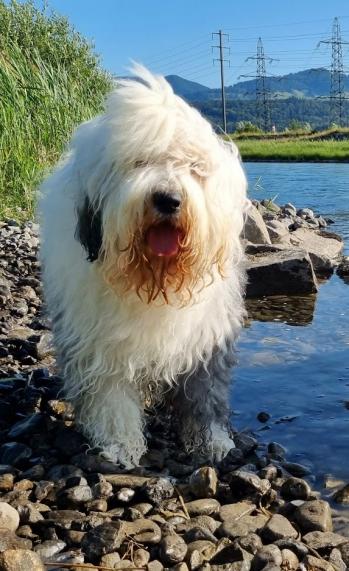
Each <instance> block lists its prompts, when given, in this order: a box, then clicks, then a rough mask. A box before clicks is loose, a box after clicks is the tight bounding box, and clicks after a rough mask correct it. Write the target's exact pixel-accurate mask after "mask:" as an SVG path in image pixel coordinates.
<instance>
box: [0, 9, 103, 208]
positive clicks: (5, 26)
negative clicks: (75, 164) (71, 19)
mask: <svg viewBox="0 0 349 571" xmlns="http://www.w3.org/2000/svg"><path fill="white" fill-rule="evenodd" d="M0 85H1V89H0V217H14V218H17V219H24V218H29V217H31V216H33V211H34V205H35V189H36V188H37V185H38V183H39V182H40V180H41V178H42V176H43V174H44V173H45V172H46V170H47V169H49V168H50V167H51V165H52V164H53V163H54V162H55V161H56V160H57V158H58V156H59V155H60V154H61V152H62V149H63V148H64V147H65V144H66V142H67V140H68V139H69V137H70V135H71V132H72V130H73V129H74V127H75V126H76V125H77V124H78V123H80V122H81V121H83V120H86V119H88V118H90V117H92V116H94V115H95V114H96V113H98V112H99V110H100V109H101V105H102V101H103V99H104V95H105V93H106V92H107V91H108V90H109V89H110V85H111V80H110V78H109V77H108V76H107V74H106V73H105V72H104V71H103V70H102V69H101V68H100V66H99V60H98V57H96V55H95V54H94V52H93V49H92V47H91V46H90V45H89V44H88V42H86V40H84V38H82V37H81V36H80V35H79V34H78V33H77V32H75V30H74V29H72V28H71V26H70V25H69V23H68V22H67V20H66V19H64V18H62V17H60V16H56V15H55V14H51V13H50V14H46V12H45V10H44V11H41V10H38V9H36V8H35V7H34V5H33V4H31V3H25V4H20V3H17V2H11V3H10V4H8V3H6V2H5V1H4V0H0Z"/></svg>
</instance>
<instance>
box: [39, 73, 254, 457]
mask: <svg viewBox="0 0 349 571" xmlns="http://www.w3.org/2000/svg"><path fill="white" fill-rule="evenodd" d="M134 71H135V73H136V75H137V80H123V81H120V82H118V85H117V87H116V88H115V90H114V91H113V92H112V93H111V94H110V96H109V97H108V100H107V103H106V110H105V113H104V114H103V115H101V116H99V117H97V118H95V119H93V120H91V121H88V122H86V123H84V124H83V125H81V126H80V127H79V128H78V129H77V131H76V133H75V135H74V137H73V139H72V142H71V145H70V147H69V149H68V151H67V153H66V154H65V156H64V157H63V158H62V160H61V162H60V163H59V164H58V166H57V168H56V169H55V171H54V172H53V173H52V174H51V176H49V178H48V179H47V180H46V181H45V182H44V184H43V185H42V187H41V193H42V198H41V201H40V215H41V219H42V249H41V258H42V264H43V277H44V289H45V294H46V300H47V305H48V309H49V312H50V314H51V317H52V320H53V330H54V336H55V343H56V347H57V353H58V359H59V364H60V367H61V369H62V373H63V377H64V382H65V391H66V395H67V398H69V399H71V400H72V401H73V402H74V403H75V405H76V409H77V414H78V420H79V422H80V424H81V426H82V428H83V430H84V432H85V434H86V435H87V436H88V438H89V439H90V441H91V443H92V445H94V446H98V447H101V448H102V449H103V451H104V452H105V453H106V454H107V456H108V457H109V458H111V459H112V460H113V461H115V462H119V463H122V464H124V465H125V466H127V467H130V466H133V465H137V464H138V463H139V460H140V457H141V456H142V454H143V453H144V452H145V450H146V443H145V439H144V436H143V422H144V421H143V408H144V405H143V398H144V394H145V393H147V391H148V389H149V387H150V386H153V385H157V386H158V389H159V387H160V393H161V392H163V393H165V392H166V391H167V390H168V387H169V386H172V387H175V388H176V387H177V388H176V391H177V394H178V390H177V389H178V387H179V385H181V386H184V384H185V383H188V386H189V382H191V381H190V379H192V378H193V379H194V381H195V379H196V378H199V377H200V378H202V379H203V380H202V385H200V384H198V385H197V386H196V388H195V389H194V388H193V390H192V395H191V397H190V398H191V399H192V403H193V406H190V408H191V412H190V413H188V415H187V417H183V419H182V424H183V434H187V436H186V437H183V439H184V444H185V445H186V444H188V441H189V440H190V442H192V443H193V442H194V443H195V442H198V438H197V436H198V434H197V433H198V432H199V431H200V430H201V433H202V429H203V427H204V429H205V430H204V444H205V446H206V449H207V450H208V451H209V452H210V454H211V456H213V457H214V458H215V459H219V458H220V457H222V456H223V455H224V454H226V452H227V450H228V449H229V448H231V447H232V446H233V442H232V441H231V440H230V439H228V436H227V432H226V423H227V414H228V413H226V412H224V413H223V412H222V410H220V411H218V409H221V408H222V407H221V406H220V404H219V403H220V400H221V401H222V399H228V393H227V392H224V391H220V390H219V387H218V388H217V387H215V386H214V385H215V378H216V376H217V378H220V375H221V373H222V371H223V370H224V374H223V373H222V375H223V376H224V387H225V386H226V385H227V384H229V378H230V367H231V361H230V359H228V360H227V355H228V356H229V355H230V354H231V351H232V346H231V342H232V341H234V339H235V337H236V335H237V334H238V332H239V329H240V326H241V321H242V317H243V299H242V293H243V292H242V289H243V280H244V275H243V271H242V269H241V262H242V258H243V251H242V247H241V244H240V233H241V230H242V227H243V212H244V209H245V207H246V205H247V200H246V180H245V176H244V173H243V170H242V167H241V165H240V160H239V156H238V152H237V149H236V147H235V146H234V144H232V143H226V142H224V141H223V140H222V139H221V138H219V137H218V136H216V135H215V133H214V132H213V130H212V128H211V126H210V125H209V123H208V122H207V121H206V120H205V119H204V118H203V117H202V116H201V115H200V114H199V113H198V112H197V111H196V110H195V109H193V108H191V107H190V106H189V105H187V104H186V103H185V102H184V101H183V100H182V99H181V98H179V97H178V96H176V95H175V94H174V93H173V91H172V89H171V87H170V85H169V84H168V83H167V82H166V80H165V79H164V78H163V77H157V76H154V75H152V74H151V73H150V72H149V71H148V70H146V69H145V68H143V67H141V66H135V70H134ZM155 193H157V196H158V197H159V194H160V199H161V200H165V206H163V204H162V203H160V206H159V205H156V204H155V203H154V194H155ZM168 199H169V200H170V202H169V203H168V202H166V201H168ZM171 201H172V202H171ZM173 201H175V202H173ZM178 203H179V204H178ZM171 205H172V206H171ZM150 232H152V233H153V234H152V236H155V238H153V242H152V241H151V238H149V235H150V234H149V233H150ZM176 240H177V243H175V242H176ZM154 241H155V242H154ZM164 241H165V242H164ZM153 243H155V247H154V245H153ZM164 244H165V245H164ZM166 247H171V248H172V250H173V251H172V250H171V252H170V253H167V251H165V250H166ZM154 248H155V249H154ZM161 248H162V249H164V248H165V250H164V251H162V250H161ZM228 361H229V366H228V365H227V364H226V363H227V362H228ZM226 369H229V371H228V373H227V372H226ZM205 375H206V376H205ZM222 375H221V376H222ZM194 381H193V383H194ZM222 383H223V380H222ZM206 390H207V391H208V392H207V394H209V395H210V396H209V397H207V398H206V397H205V394H206V393H205V391H206ZM224 390H225V389H224ZM218 393H219V394H218ZM212 394H213V396H211V395H212ZM186 398H187V397H186V394H185V391H183V393H182V395H181V396H180V398H179V404H178V413H179V414H181V409H182V408H183V410H184V408H185V406H183V401H184V400H185V399H186ZM202 400H204V401H205V406H206V405H207V407H206V408H207V410H206V409H205V410H203V409H202V403H201V401H202ZM211 401H212V402H211ZM216 401H217V402H218V405H217V402H216ZM196 406H197V408H198V411H197V413H195V408H196ZM200 406H201V408H200ZM216 409H217V410H216ZM223 409H224V411H225V410H226V404H224V406H223ZM195 414H196V415H197V417H196V419H195V422H194V421H193V417H190V415H192V416H193V415H194V416H195ZM194 425H195V426H196V427H197V428H195V427H194V428H193V426H194ZM189 427H190V428H189ZM188 435H189V436H188ZM186 439H187V442H185V440H186Z"/></svg>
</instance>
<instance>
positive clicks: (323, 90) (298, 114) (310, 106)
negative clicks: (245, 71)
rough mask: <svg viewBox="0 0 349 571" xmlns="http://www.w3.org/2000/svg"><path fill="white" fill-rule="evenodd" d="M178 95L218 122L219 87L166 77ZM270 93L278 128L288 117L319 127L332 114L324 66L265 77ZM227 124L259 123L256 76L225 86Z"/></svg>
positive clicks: (346, 106)
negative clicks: (240, 122) (241, 122)
mask: <svg viewBox="0 0 349 571" xmlns="http://www.w3.org/2000/svg"><path fill="white" fill-rule="evenodd" d="M166 79H167V80H168V81H169V83H170V84H171V85H172V87H173V90H174V91H175V93H177V94H178V95H180V96H182V97H183V98H184V99H186V100H187V101H189V102H190V103H191V104H192V105H194V107H196V108H197V109H199V111H201V113H203V115H205V116H206V117H207V118H208V119H209V120H210V121H211V122H212V123H213V124H214V125H217V124H219V125H220V124H221V92H220V89H215V88H210V87H206V86H205V85H201V84H200V83H196V82H194V81H188V80H186V79H184V78H183V77H180V76H178V75H169V76H167V78H166ZM342 79H343V87H344V90H345V91H346V95H347V97H348V95H349V75H343V78H342ZM266 87H267V89H268V90H269V91H270V93H271V95H272V97H271V102H270V107H271V117H272V123H273V124H274V125H275V126H276V127H277V129H278V130H282V129H285V128H286V127H287V126H288V125H289V124H290V122H291V121H292V120H295V119H296V120H298V121H301V122H302V123H303V122H307V123H310V125H311V127H312V128H313V129H323V128H326V127H328V126H329V125H330V124H331V122H332V121H333V120H334V121H336V117H333V116H332V115H331V105H330V101H329V98H328V95H329V93H330V89H331V74H330V72H329V71H328V70H327V69H324V68H317V69H306V70H303V71H299V72H297V73H289V74H287V75H282V76H278V77H269V78H267V79H266ZM225 94H226V107H227V128H228V131H230V132H231V131H233V130H234V129H235V127H236V123H237V122H238V121H251V122H252V123H255V124H257V125H258V124H259V116H258V109H257V105H256V100H255V98H256V80H255V79H252V80H248V81H240V82H238V83H236V84H235V85H230V86H227V87H226V88H225ZM343 124H345V125H349V97H348V98H347V99H345V100H344V101H343Z"/></svg>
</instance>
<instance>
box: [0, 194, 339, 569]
mask: <svg viewBox="0 0 349 571" xmlns="http://www.w3.org/2000/svg"><path fill="white" fill-rule="evenodd" d="M258 204H259V203H258ZM268 204H269V203H268ZM260 207H261V208H263V210H262V212H264V214H265V215H266V216H267V215H268V216H269V217H270V216H271V218H273V217H274V218H275V217H278V218H279V219H280V221H281V222H282V223H283V224H284V226H285V228H286V227H287V226H292V223H293V222H296V221H297V220H296V217H295V216H294V213H293V209H292V208H291V207H292V205H286V208H283V209H282V210H281V211H280V209H279V207H276V206H275V212H274V213H272V212H271V211H270V210H269V211H267V208H266V207H263V206H262V205H260ZM269 220H270V218H269ZM299 220H300V221H301V223H302V224H303V225H308V223H309V222H311V220H310V219H309V218H307V219H306V220H305V219H304V220H303V219H301V218H299V219H298V221H299ZM316 225H321V221H320V219H319V218H316ZM11 228H12V230H11ZM13 228H15V232H14V231H13ZM35 232H37V229H36V230H35V227H34V229H32V227H31V226H30V225H25V226H24V227H22V226H16V227H11V226H8V225H7V224H6V223H5V224H4V225H1V224H0V249H3V250H4V253H5V256H1V257H0V266H1V272H0V298H1V302H3V303H4V304H5V305H3V306H2V313H1V315H0V331H1V334H2V337H1V339H0V370H1V374H2V375H3V373H4V376H5V378H4V379H2V380H1V382H0V502H2V504H3V505H7V506H9V508H10V511H11V510H12V512H11V513H12V515H13V514H14V513H15V514H16V516H14V517H15V518H16V521H15V523H14V524H12V528H11V526H9V528H8V529H5V528H2V529H1V531H0V556H1V558H2V559H1V565H2V566H1V565H0V571H4V570H5V571H17V570H20V571H30V570H32V571H37V570H39V571H41V570H42V569H43V562H45V563H48V562H49V561H54V562H55V563H54V569H55V571H62V570H63V569H64V568H67V567H68V566H69V568H71V569H80V568H81V567H79V566H81V565H84V569H86V571H91V570H92V569H96V568H97V567H98V565H100V566H104V567H110V568H117V569H120V570H121V569H130V571H131V569H132V568H133V567H134V566H138V568H142V569H144V570H145V571H163V570H164V569H165V568H166V569H167V568H170V569H171V570H173V571H194V570H197V571H250V570H251V571H259V570H262V569H263V571H280V570H281V569H282V571H286V570H288V571H293V569H296V568H297V561H298V562H299V563H298V568H299V570H300V571H307V570H308V569H309V562H310V563H311V564H313V565H314V566H315V567H314V568H316V569H327V570H330V569H331V571H334V569H336V571H344V567H343V566H348V567H349V547H348V546H349V540H348V538H347V537H344V535H346V534H347V533H348V532H347V531H345V530H343V534H344V535H343V536H342V535H340V533H333V532H332V527H333V526H332V517H331V509H330V506H329V504H328V503H327V502H325V501H324V500H320V499H315V498H317V496H316V493H315V492H314V491H312V490H311V487H310V485H309V483H308V482H306V481H305V480H303V479H302V477H303V476H306V475H308V474H309V469H308V467H307V466H303V465H301V464H298V463H295V462H289V461H288V460H286V450H285V448H284V447H283V446H281V445H280V444H278V443H276V442H271V443H270V444H269V445H268V446H267V447H265V445H264V444H259V443H258V440H257V439H256V438H255V436H254V434H251V433H250V432H246V431H244V432H243V433H236V434H234V439H235V444H236V448H234V449H231V450H230V451H229V453H228V454H227V455H226V457H225V458H224V459H223V460H222V461H221V462H220V463H218V464H217V465H215V466H213V465H209V464H206V465H201V467H198V466H197V465H195V462H194V460H193V457H192V456H190V455H185V454H184V452H183V451H182V450H181V449H180V447H179V446H178V443H177V442H176V440H175V438H174V434H173V433H172V432H170V438H169V439H168V436H167V434H169V423H168V418H167V416H166V418H164V419H162V416H161V414H160V415H159V416H157V417H156V422H155V419H154V418H153V417H151V418H150V420H151V422H150V426H149V454H148V456H147V459H146V462H145V463H144V464H143V466H142V467H141V468H139V469H137V470H133V471H132V472H129V473H127V472H125V471H122V470H121V469H120V468H119V467H118V466H115V465H114V464H113V463H111V462H109V461H106V460H104V459H103V458H102V457H101V456H100V455H99V454H98V452H97V451H96V452H95V451H93V450H87V446H86V439H85V438H84V437H83V436H82V435H81V434H80V433H79V432H78V430H77V429H76V426H75V413H74V408H73V406H72V405H71V404H70V403H66V402H65V401H64V400H62V397H61V395H60V390H61V387H62V381H61V379H60V378H59V377H58V375H57V374H56V373H55V371H54V365H55V363H54V358H53V355H52V354H51V333H50V330H49V322H48V320H47V319H46V318H44V317H43V313H42V309H41V299H40V296H41V291H40V279H39V274H38V271H39V265H38V264H37V262H36V259H35V254H36V248H37V243H38V240H37V235H36V234H35ZM6 233H8V234H7V238H5V237H4V236H5V234H6ZM9 237H10V238H11V242H7V243H6V245H5V246H4V245H3V244H4V241H6V240H8V238H9ZM3 261H4V262H5V264H3ZM17 262H19V265H18V264H17ZM22 301H23V302H24V303H22ZM5 323H6V326H5ZM10 331H11V333H9V332H10ZM257 418H258V420H259V421H260V422H264V423H266V422H268V421H269V420H270V415H269V413H267V412H264V411H262V412H261V413H259V414H258V416H257ZM262 428H267V426H264V427H262ZM289 474H290V475H291V476H289ZM338 485H339V486H341V489H342V491H343V488H344V487H345V482H342V483H339V484H338ZM339 491H341V490H339ZM338 497H339V496H338ZM343 498H344V501H345V491H343ZM182 500H183V502H184V505H183V502H182ZM0 513H1V510H0ZM188 515H189V518H188ZM342 519H343V518H342ZM341 525H344V524H341ZM336 526H337V527H336V530H337V531H338V529H339V528H338V518H337V519H336ZM314 534H315V535H314ZM318 534H320V535H318ZM321 534H322V535H321ZM328 534H329V535H328ZM263 541H264V542H268V545H263ZM313 546H316V547H313ZM313 549H316V550H317V549H318V553H319V556H316V554H314V552H313ZM28 554H29V555H28ZM4 565H6V567H4ZM51 565H52V566H53V564H49V565H47V566H46V568H47V569H49V568H50V567H51ZM52 568H53V567H52Z"/></svg>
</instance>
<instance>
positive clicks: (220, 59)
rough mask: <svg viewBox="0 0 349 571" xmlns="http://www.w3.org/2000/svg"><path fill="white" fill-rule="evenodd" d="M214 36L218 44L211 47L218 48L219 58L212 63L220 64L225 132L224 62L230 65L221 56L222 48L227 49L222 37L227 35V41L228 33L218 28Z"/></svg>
mask: <svg viewBox="0 0 349 571" xmlns="http://www.w3.org/2000/svg"><path fill="white" fill-rule="evenodd" d="M214 36H218V37H219V45H218V46H212V49H213V48H217V49H219V58H215V59H214V60H213V65H214V62H215V61H219V62H220V66H221V98H222V126H223V131H224V133H226V132H227V114H226V109H225V92H224V62H225V61H227V62H228V63H229V66H230V60H226V59H224V57H223V56H224V50H227V49H229V48H226V47H224V46H223V39H224V37H227V38H228V41H229V35H228V34H223V32H222V30H219V31H218V32H213V34H212V39H214ZM229 51H230V50H229Z"/></svg>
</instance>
